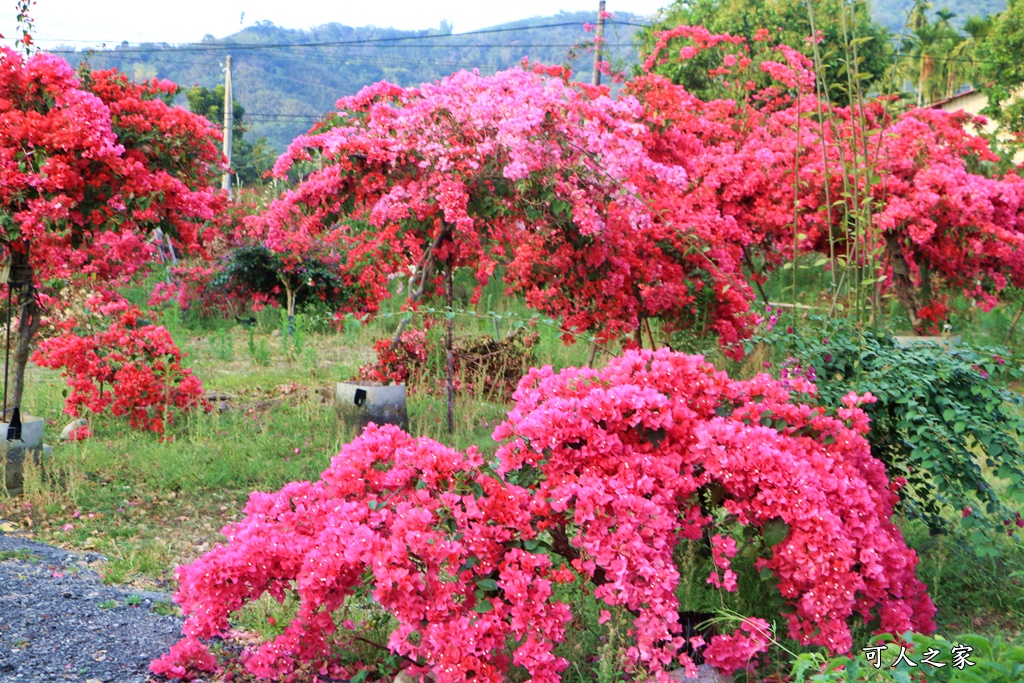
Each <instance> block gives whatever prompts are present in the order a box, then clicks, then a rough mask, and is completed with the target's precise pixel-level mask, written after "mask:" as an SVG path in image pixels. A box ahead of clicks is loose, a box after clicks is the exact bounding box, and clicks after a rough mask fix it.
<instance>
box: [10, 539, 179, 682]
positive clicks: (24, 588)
mask: <svg viewBox="0 0 1024 683" xmlns="http://www.w3.org/2000/svg"><path fill="white" fill-rule="evenodd" d="M98 559H101V556H99V555H95V554H94V555H77V554H75V553H70V552H67V551H64V550H59V549H57V548H53V547H51V546H47V545H43V544H42V543H35V542H33V541H27V540H24V539H20V538H15V537H12V536H8V535H6V534H0V560H2V561H0V682H2V683H8V682H10V683H18V682H21V681H46V682H47V683H57V682H60V681H81V682H82V683H100V682H102V683H144V682H145V681H148V680H149V679H150V675H149V662H150V661H151V660H152V659H153V658H154V657H158V656H160V655H161V654H163V653H164V652H166V651H167V648H169V647H170V646H171V644H173V643H174V642H175V641H177V640H178V638H179V637H180V635H181V619H180V618H175V617H169V616H162V615H160V614H157V613H155V612H153V611H152V608H153V606H154V604H156V603H158V602H169V601H170V596H168V595H166V594H163V593H147V592H139V591H130V590H127V591H126V590H123V589H120V588H117V587H113V586H104V585H102V584H101V583H100V580H99V576H97V574H96V573H95V572H93V571H91V570H89V568H88V563H89V562H92V561H96V560H98ZM115 603H116V604H115ZM130 603H137V604H136V605H134V606H133V605H132V604H130ZM101 605H102V606H101Z"/></svg>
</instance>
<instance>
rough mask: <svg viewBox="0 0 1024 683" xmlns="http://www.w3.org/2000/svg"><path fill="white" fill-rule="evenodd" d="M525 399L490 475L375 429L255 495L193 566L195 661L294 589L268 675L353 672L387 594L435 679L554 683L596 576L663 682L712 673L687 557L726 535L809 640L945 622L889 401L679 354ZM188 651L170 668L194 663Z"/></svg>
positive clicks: (531, 380)
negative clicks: (695, 655)
mask: <svg viewBox="0 0 1024 683" xmlns="http://www.w3.org/2000/svg"><path fill="white" fill-rule="evenodd" d="M798 382H799V380H798V378H792V379H791V380H790V383H791V384H794V383H798ZM799 389H800V390H802V391H804V392H807V393H813V385H811V384H809V383H807V382H806V381H805V382H803V383H802V384H800V386H799ZM514 399H515V405H514V407H513V409H512V410H511V411H510V412H509V414H508V419H507V420H506V421H505V422H504V423H502V424H501V425H500V426H499V427H498V428H497V429H496V430H495V432H494V438H495V439H497V440H500V441H502V444H501V445H500V447H499V448H498V450H497V453H496V455H495V456H494V459H493V460H491V459H488V462H489V463H490V464H485V460H484V457H483V456H482V455H481V453H480V452H479V451H478V450H477V449H476V448H473V447H471V448H469V449H468V450H467V451H465V452H461V453H460V452H458V451H455V450H453V449H451V448H448V447H446V446H443V445H441V444H439V443H436V442H434V441H431V440H429V439H425V438H420V439H414V438H413V437H410V436H409V435H407V434H405V433H403V432H402V431H400V430H399V429H397V428H395V427H392V426H385V427H379V428H378V427H374V426H370V427H369V428H367V430H366V431H365V432H364V433H363V434H362V436H360V437H359V438H357V439H356V440H355V441H353V442H352V443H350V444H347V445H346V446H344V447H343V449H342V451H341V453H340V454H339V455H338V456H337V457H335V458H334V460H333V461H332V462H331V465H330V467H328V469H327V470H325V471H324V473H323V476H322V478H321V480H320V481H317V482H296V483H292V484H289V485H287V486H285V487H284V488H283V489H281V490H280V491H278V492H276V493H255V494H253V495H252V497H251V498H250V500H249V503H248V504H247V506H246V509H245V512H246V517H245V519H243V520H242V521H241V522H239V523H237V524H232V525H230V526H228V527H226V528H225V529H224V533H225V535H226V536H227V539H228V542H227V544H226V545H221V546H218V547H216V548H215V549H214V550H212V551H211V552H209V553H207V554H206V555H205V556H203V557H202V558H200V559H198V560H197V561H195V562H194V563H192V564H191V565H188V566H184V567H180V568H179V569H178V578H179V580H180V582H181V586H180V590H179V592H178V594H177V596H176V600H177V601H178V602H179V603H180V604H181V605H182V608H183V609H184V611H185V614H186V615H188V619H187V621H186V623H185V626H184V634H185V639H184V641H183V642H184V643H187V645H185V644H183V645H181V646H180V647H181V648H185V651H187V652H188V653H189V657H195V656H196V654H195V653H197V652H204V650H203V649H202V648H203V647H205V646H203V645H202V640H204V639H209V638H212V637H214V636H216V635H218V634H221V633H223V632H224V630H225V629H227V628H228V625H229V624H228V616H229V615H230V614H231V613H232V612H234V611H235V610H238V609H239V608H241V607H242V606H243V605H245V604H246V603H247V602H249V601H251V600H255V599H257V598H258V597H259V596H261V595H262V594H264V593H269V594H270V595H271V596H273V597H275V598H277V599H278V600H283V599H284V598H285V596H286V594H287V593H289V591H294V592H295V593H296V595H297V598H298V604H299V608H298V612H297V615H296V616H295V618H294V620H293V621H292V622H291V623H290V624H288V625H287V627H286V628H285V629H284V631H283V633H281V635H279V636H278V637H276V638H274V639H273V640H271V641H269V642H266V643H264V644H263V645H261V646H260V647H259V648H257V649H255V650H254V651H252V652H250V653H248V655H246V656H247V659H246V668H247V669H248V670H249V671H251V672H252V673H254V674H256V675H258V676H261V677H264V678H274V677H279V676H287V675H289V674H290V673H291V672H292V671H294V669H295V667H296V665H297V663H298V662H300V661H303V662H312V663H313V664H314V666H316V667H320V670H322V671H324V672H325V673H326V672H329V673H331V675H346V674H351V673H352V672H346V671H342V670H341V669H340V667H339V665H338V664H337V662H336V660H335V657H334V656H333V653H332V642H333V641H334V638H335V637H336V633H337V629H338V628H339V627H338V625H336V624H335V622H334V620H333V619H332V617H331V613H332V612H333V611H335V610H337V609H339V608H340V607H341V606H342V605H343V603H344V602H345V600H346V598H347V597H348V596H349V595H351V594H352V593H353V591H356V590H365V591H367V592H368V593H369V595H371V596H372V598H373V599H374V600H375V601H376V602H377V603H378V604H380V605H381V606H382V607H384V608H385V609H387V610H389V611H390V612H391V614H392V615H393V616H394V617H395V619H396V621H397V628H396V629H395V630H394V631H393V632H392V634H391V636H390V639H389V641H388V647H389V649H390V650H391V651H392V652H394V653H396V654H398V655H402V656H404V657H406V658H407V659H408V660H409V661H410V662H411V670H412V671H413V672H414V673H423V672H426V671H432V672H433V673H434V674H435V675H436V676H437V679H438V682H439V683H449V682H453V681H468V680H473V681H478V682H480V681H494V682H495V683H497V682H499V681H502V680H504V679H503V676H504V674H505V672H506V671H507V670H508V667H509V665H510V664H511V665H516V666H520V667H523V668H524V669H525V670H526V671H527V672H528V674H529V676H530V678H531V680H534V681H542V682H553V681H557V680H559V672H560V671H561V670H563V669H564V668H565V667H566V666H567V662H566V661H565V660H563V659H560V658H559V657H557V656H556V655H555V654H554V653H553V647H554V645H555V644H556V643H558V642H560V641H562V640H563V639H564V637H565V628H566V624H567V623H568V622H569V621H570V620H571V619H572V618H573V613H572V608H571V607H570V606H569V605H567V604H565V603H563V602H561V601H560V600H558V599H556V598H555V597H554V595H555V591H554V589H555V585H556V584H575V585H577V586H580V587H581V588H583V589H585V590H589V591H592V594H593V596H594V598H596V599H597V600H598V601H599V602H601V603H604V604H605V605H606V606H608V607H609V608H610V609H616V610H625V611H626V612H628V613H629V614H630V615H631V616H632V623H631V627H630V632H629V635H630V638H629V642H627V644H626V646H625V647H624V650H623V652H622V655H623V656H624V661H626V662H627V663H628V666H629V667H630V668H631V669H632V670H633V671H634V672H637V673H643V672H645V671H646V672H650V673H655V674H658V675H659V677H660V678H662V680H664V674H663V673H659V672H664V671H665V670H666V669H667V668H669V667H673V666H674V665H676V664H677V663H681V664H682V665H683V666H685V667H686V668H687V669H688V670H690V671H693V668H694V665H693V662H692V660H691V658H690V656H689V655H688V654H687V653H686V648H687V646H688V645H690V646H693V647H694V648H701V647H703V646H702V643H701V642H700V641H698V640H696V639H689V641H688V640H687V639H686V638H685V637H684V635H683V632H682V627H681V625H680V623H679V604H678V599H677V597H676V587H677V584H678V582H679V572H678V570H677V568H676V566H675V564H674V562H673V549H674V548H675V546H676V545H677V543H679V542H681V541H683V540H684V539H689V540H697V539H701V538H704V537H706V536H707V535H713V540H712V544H713V547H714V559H715V576H718V579H719V581H720V582H721V584H722V589H723V590H735V589H736V587H735V584H734V582H733V581H732V580H731V575H730V573H731V572H732V563H733V561H734V559H733V558H735V557H736V556H737V553H739V554H743V553H742V552H740V547H742V548H743V549H744V550H745V549H747V548H752V549H753V550H755V551H756V554H757V555H758V557H757V559H756V561H754V566H755V567H756V568H757V569H759V570H761V572H762V573H763V574H766V575H769V576H772V577H774V581H775V582H776V584H777V587H778V590H779V592H780V593H781V595H782V596H783V597H784V598H785V599H786V600H787V601H788V602H789V603H790V605H791V607H792V612H791V613H790V614H788V615H787V616H786V619H787V620H788V630H789V634H790V636H792V637H793V638H796V639H797V640H799V641H800V642H802V643H812V644H818V645H823V646H825V647H827V648H828V649H829V650H831V651H833V652H845V651H848V650H849V649H850V647H851V646H852V639H851V635H850V630H849V626H848V620H849V619H850V618H851V617H854V616H856V617H858V618H863V619H877V621H876V622H875V623H876V625H877V628H878V629H879V630H883V631H889V632H903V631H905V630H908V629H917V630H922V631H930V630H931V629H932V628H933V624H932V617H933V615H934V607H933V606H932V603H931V600H930V599H929V598H928V596H927V594H926V592H925V590H924V586H923V585H922V584H921V583H920V582H919V581H918V580H917V578H916V577H915V576H914V568H915V566H916V562H917V560H916V556H915V554H914V553H913V551H911V550H909V549H908V548H907V547H906V545H905V544H904V542H903V539H902V537H901V535H900V532H899V530H898V529H897V528H896V527H895V525H893V523H892V522H891V521H890V519H889V517H890V514H891V512H892V507H893V504H894V503H895V502H896V489H897V488H898V487H897V486H896V485H894V484H892V483H890V482H889V480H888V479H886V476H885V468H884V466H883V465H882V463H881V462H879V461H878V460H875V459H874V458H872V457H871V454H870V451H869V447H868V444H867V442H866V441H865V440H864V438H863V433H864V432H865V431H866V430H867V424H868V421H867V417H866V415H865V413H864V412H863V411H862V410H861V409H860V408H859V407H858V406H859V405H861V404H863V403H866V402H870V401H871V400H873V399H872V397H871V396H870V395H865V396H857V395H855V394H853V393H850V394H849V395H848V396H846V397H845V399H844V405H843V406H842V407H840V408H838V409H837V410H835V411H833V412H829V411H826V410H825V409H823V408H816V407H812V406H809V405H805V404H798V403H794V402H792V401H791V400H790V393H789V391H788V390H787V389H786V388H785V387H783V386H782V385H781V384H780V383H779V382H778V381H776V380H774V379H772V378H771V377H769V376H767V375H758V376H757V377H755V378H753V379H751V380H749V381H737V380H732V379H730V378H729V377H727V376H726V375H725V373H723V372H719V371H716V370H715V369H714V368H713V367H712V366H711V365H709V364H708V363H706V362H705V361H704V360H703V358H702V357H700V356H686V355H682V354H676V353H672V352H670V351H668V350H666V349H663V350H659V351H656V352H651V351H643V352H627V353H626V354H625V355H623V356H622V357H619V358H615V359H613V360H612V361H611V362H610V363H609V364H608V366H607V367H606V368H604V369H603V370H600V371H598V370H592V369H576V368H571V369H567V370H565V371H562V372H558V373H556V372H554V371H553V370H552V369H551V368H550V367H546V368H542V369H533V370H531V371H530V372H529V373H528V374H527V376H526V377H525V378H524V379H523V380H522V382H521V383H520V385H519V388H518V389H517V391H516V393H515V395H514ZM744 531H747V533H744ZM719 571H721V572H722V574H721V575H719ZM710 581H714V579H712V578H711V577H709V582H710ZM605 619H606V616H602V621H604V620H605ZM765 626H766V624H764V623H762V622H760V621H759V620H756V619H749V620H747V621H745V622H744V623H743V624H742V625H741V626H740V628H739V630H738V631H736V632H735V633H731V634H730V633H720V634H718V635H715V636H711V637H710V640H709V642H708V644H707V646H706V648H704V651H705V652H706V654H707V656H708V657H709V659H710V660H711V661H713V662H714V663H716V664H718V665H719V666H721V667H722V668H724V669H725V670H731V669H734V668H736V667H738V666H741V665H744V664H745V663H747V662H748V661H749V660H750V658H751V657H754V656H756V655H757V653H759V652H762V651H764V649H765V648H766V647H767V644H768V638H767V637H766V634H765V631H764V627H765ZM342 628H345V627H344V625H342ZM179 652H180V650H179V651H175V652H171V653H169V654H167V655H165V656H164V657H163V658H162V659H160V660H158V661H157V662H154V665H153V667H154V671H169V670H171V669H170V668H169V667H175V666H181V667H187V666H188V660H186V659H185V658H183V657H182V656H181V655H180V654H179Z"/></svg>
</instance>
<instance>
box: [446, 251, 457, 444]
mask: <svg viewBox="0 0 1024 683" xmlns="http://www.w3.org/2000/svg"><path fill="white" fill-rule="evenodd" d="M453 270H454V268H453V267H452V259H451V257H450V256H449V257H448V277H447V280H446V282H445V288H444V302H445V305H446V306H447V307H448V310H447V311H446V315H445V320H444V349H445V352H446V353H447V359H446V360H445V366H444V383H445V390H446V392H447V394H448V433H449V434H454V433H455V348H454V344H455V340H454V334H453V333H454V326H455V320H454V317H455V316H454V315H453V312H454V309H453V308H452V280H453V278H452V271H453Z"/></svg>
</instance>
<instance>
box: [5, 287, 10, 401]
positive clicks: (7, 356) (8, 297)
mask: <svg viewBox="0 0 1024 683" xmlns="http://www.w3.org/2000/svg"><path fill="white" fill-rule="evenodd" d="M10 364H11V283H10V282H8V283H7V346H6V348H5V349H4V419H5V420H6V419H7V368H8V367H10Z"/></svg>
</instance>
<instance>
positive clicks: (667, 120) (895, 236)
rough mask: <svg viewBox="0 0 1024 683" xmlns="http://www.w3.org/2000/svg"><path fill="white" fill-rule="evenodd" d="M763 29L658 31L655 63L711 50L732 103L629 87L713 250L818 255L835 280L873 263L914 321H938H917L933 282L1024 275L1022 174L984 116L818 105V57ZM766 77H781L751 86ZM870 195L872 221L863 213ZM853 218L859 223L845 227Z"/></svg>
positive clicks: (650, 64)
mask: <svg viewBox="0 0 1024 683" xmlns="http://www.w3.org/2000/svg"><path fill="white" fill-rule="evenodd" d="M768 36H769V34H768V33H767V32H764V33H761V34H758V35H757V36H756V37H755V39H754V40H753V41H747V40H745V39H742V38H737V37H735V36H729V35H713V34H710V33H709V32H708V31H707V30H706V29H704V28H703V27H699V26H694V27H690V26H680V27H677V28H675V29H673V30H671V31H666V32H663V33H661V34H659V35H658V38H657V42H656V44H655V45H654V46H653V50H652V51H651V53H650V54H649V55H648V57H647V60H646V62H645V67H646V68H647V69H648V70H650V69H655V68H661V66H664V65H665V64H666V63H667V62H676V61H679V62H690V61H691V60H695V59H699V60H701V61H699V62H691V63H701V64H703V63H705V62H704V61H703V60H707V63H708V64H710V65H712V66H713V67H714V68H711V69H710V70H709V71H708V81H709V83H710V82H713V83H714V84H715V85H716V86H721V88H722V89H724V90H725V91H727V92H728V93H730V95H731V96H730V97H729V98H727V99H726V98H723V99H718V100H711V101H702V100H700V99H698V98H697V97H695V96H694V95H693V94H692V93H689V92H687V91H686V90H685V89H683V88H682V87H680V86H678V85H674V84H672V83H671V82H670V81H669V80H668V79H666V78H664V77H663V76H660V75H657V74H655V73H646V74H643V75H641V76H640V77H638V78H636V79H634V80H633V81H631V82H630V83H629V84H628V85H627V88H626V90H627V92H629V93H630V94H632V95H634V96H636V97H637V98H638V99H639V100H640V101H641V102H642V104H643V106H644V107H645V120H646V121H647V123H648V125H649V126H651V128H652V135H651V137H650V138H649V141H648V147H649V153H650V154H651V156H652V157H653V158H654V159H655V160H657V161H660V162H662V163H665V164H676V165H679V166H681V167H682V168H683V169H684V170H685V172H686V174H687V176H688V178H689V179H690V180H691V185H690V186H689V187H688V188H687V190H686V192H685V193H682V194H681V196H680V198H679V201H678V202H677V204H676V208H675V211H677V212H679V213H681V214H682V215H685V214H686V213H687V212H693V209H692V208H690V207H714V210H712V211H706V212H704V213H703V214H699V215H704V216H714V220H713V221H712V222H710V223H707V224H702V223H696V224H695V225H696V227H695V228H693V229H694V230H695V231H698V234H700V237H701V244H702V245H707V246H710V247H711V248H712V251H711V252H709V253H712V254H714V255H715V259H716V262H719V263H721V262H723V259H724V258H725V257H723V256H718V254H719V250H724V251H725V252H726V253H727V254H729V255H731V258H733V259H735V258H745V257H747V256H749V255H751V254H757V255H759V256H760V258H761V259H763V260H764V262H765V264H764V267H765V268H772V267H775V266H778V265H779V264H780V263H781V262H783V261H786V260H788V259H789V258H791V256H792V255H793V254H794V253H808V252H818V253H819V254H821V255H822V256H823V257H824V258H822V259H821V264H823V265H824V264H828V265H827V267H828V268H830V269H832V272H833V283H836V282H837V281H838V279H839V275H838V273H837V271H838V270H839V268H840V267H841V266H842V265H843V264H844V263H847V262H852V263H854V264H855V265H857V266H859V267H862V268H873V269H874V270H875V275H876V276H877V277H879V281H878V284H877V286H878V288H879V289H880V290H881V292H886V291H888V292H891V293H892V294H893V295H894V296H895V297H896V298H897V299H898V301H899V302H900V303H901V304H902V305H903V307H904V309H905V310H906V313H907V316H908V318H909V320H910V323H911V326H912V327H915V328H916V327H919V326H922V325H924V326H927V325H928V324H929V323H934V320H928V319H927V318H923V317H922V309H924V314H925V315H929V314H934V309H928V308H926V304H927V300H928V299H929V298H930V296H928V294H927V292H928V290H929V289H930V290H932V291H936V290H938V289H940V288H947V289H952V290H957V289H959V290H962V291H963V292H964V294H965V295H966V296H968V297H972V298H975V299H976V300H977V301H978V302H979V304H980V305H982V306H984V307H987V308H990V307H992V306H994V305H995V304H996V299H995V295H996V294H998V293H999V292H1000V291H1001V290H1003V289H1004V288H1005V287H1006V286H1007V284H1013V285H1014V286H1018V287H1019V286H1020V285H1021V283H1024V260H1022V258H1021V254H1022V253H1024V181H1022V178H1021V176H1020V173H1019V170H1016V171H1013V172H1009V173H1006V174H1004V175H1001V176H1000V175H993V174H992V170H993V164H994V163H995V162H997V161H998V156H997V155H996V154H994V153H993V152H992V150H991V149H990V147H989V143H988V141H987V140H986V139H985V138H983V137H980V136H977V135H975V134H973V133H972V132H971V128H972V123H976V122H977V120H976V119H974V118H973V117H971V116H969V115H968V114H965V113H964V112H955V113H954V112H945V111H942V110H938V109H921V108H908V107H903V106H901V105H899V104H898V103H896V102H893V101H888V100H886V99H884V98H880V99H876V100H872V101H869V102H866V103H864V104H862V105H851V106H849V107H839V106H835V105H834V104H832V103H830V102H828V101H822V100H820V99H819V98H818V97H817V95H816V91H815V75H814V65H813V64H812V62H811V61H810V60H809V59H808V58H806V57H804V56H803V55H801V54H799V53H798V52H796V51H795V50H793V49H792V48H790V47H788V46H785V45H771V44H770V41H768ZM669 70H671V69H669ZM765 75H768V76H770V77H771V79H772V81H773V83H772V84H771V85H770V86H769V87H767V88H761V87H760V86H757V85H755V83H758V82H761V81H762V80H763V77H764V76H765ZM864 149H872V150H874V152H872V154H870V155H866V154H864V153H863V150H864ZM797 178H798V179H799V181H798V182H796V179H797ZM869 202H870V205H871V207H872V210H871V212H870V218H867V217H863V218H861V217H860V215H859V214H858V211H859V208H858V207H863V206H865V205H866V204H867V203H869ZM794 206H796V208H797V210H796V212H794ZM714 214H717V216H715V215H714ZM853 220H862V221H863V223H864V225H863V229H861V230H859V231H856V233H854V232H851V231H849V230H848V225H849V223H850V221H853ZM708 233H710V234H708ZM737 254H738V256H737ZM748 260H749V262H748V267H750V268H751V269H754V266H753V261H754V259H748ZM760 277H761V276H760V275H757V274H756V273H755V274H754V279H760ZM929 283H930V286H929Z"/></svg>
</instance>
